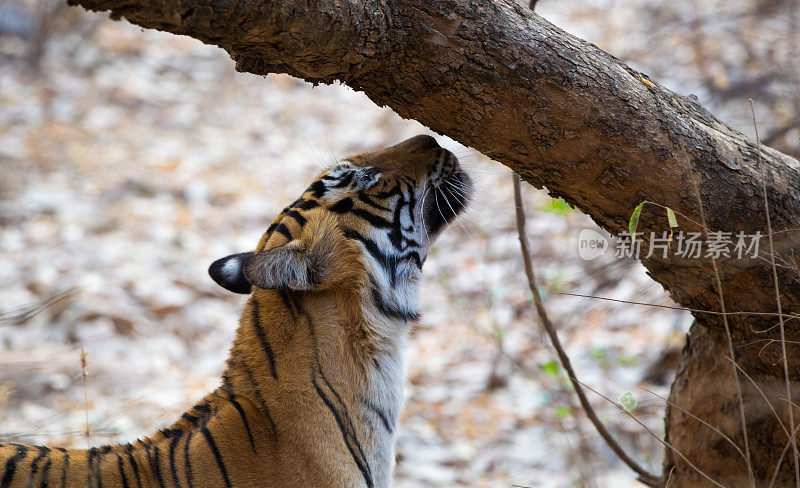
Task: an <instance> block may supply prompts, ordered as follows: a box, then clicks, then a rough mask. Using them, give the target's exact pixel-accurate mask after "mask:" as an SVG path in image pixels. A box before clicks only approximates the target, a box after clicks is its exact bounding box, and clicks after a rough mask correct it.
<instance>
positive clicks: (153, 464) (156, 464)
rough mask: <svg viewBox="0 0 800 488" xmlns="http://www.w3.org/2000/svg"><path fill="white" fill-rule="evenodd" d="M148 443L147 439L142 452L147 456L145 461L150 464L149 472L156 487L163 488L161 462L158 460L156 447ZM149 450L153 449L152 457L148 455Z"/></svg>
mask: <svg viewBox="0 0 800 488" xmlns="http://www.w3.org/2000/svg"><path fill="white" fill-rule="evenodd" d="M150 442H151V441H150V440H149V439H148V440H147V441H146V444H145V445H144V452H145V453H146V454H147V460H148V461H149V463H150V471H151V472H152V474H153V475H155V477H156V481H158V486H159V487H160V488H164V478H163V477H162V476H161V460H160V459H159V458H158V446H154V445H152V444H151V443H150ZM151 448H152V449H153V453H152V455H151V454H150V449H151Z"/></svg>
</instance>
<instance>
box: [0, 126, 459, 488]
mask: <svg viewBox="0 0 800 488" xmlns="http://www.w3.org/2000/svg"><path fill="white" fill-rule="evenodd" d="M471 193H472V185H471V182H470V179H469V177H468V176H467V175H466V173H465V172H464V171H463V170H462V169H461V167H460V166H459V163H458V160H457V159H456V157H455V156H454V155H453V154H452V153H451V152H450V151H447V150H446V149H443V148H441V147H440V146H439V145H438V144H437V143H436V141H435V139H433V138H432V137H430V136H417V137H414V138H411V139H409V140H406V141H404V142H401V143H400V144H397V145H395V146H392V147H389V148H386V149H383V150H380V151H375V152H370V153H364V154H359V155H355V156H352V157H349V158H346V159H344V160H342V161H341V162H339V163H337V164H335V165H334V166H332V167H331V168H329V169H328V170H326V171H325V172H323V173H322V174H321V175H320V176H319V177H318V178H317V179H316V180H314V182H313V183H312V184H311V185H310V186H309V187H308V189H307V190H306V191H305V192H304V193H303V194H302V195H301V196H300V198H298V199H297V200H295V201H294V202H292V203H291V204H290V205H289V206H287V207H286V208H285V209H284V210H283V211H282V212H281V213H280V215H279V216H278V217H277V218H276V219H275V221H274V222H273V223H272V224H271V225H270V226H269V228H268V229H267V230H266V232H265V233H264V234H263V236H262V237H261V239H260V241H259V243H258V245H257V246H256V248H255V249H254V250H253V251H252V252H243V253H239V254H234V255H231V256H227V257H225V258H222V259H220V260H218V261H216V262H214V263H213V264H212V265H211V267H210V268H209V273H210V275H211V277H212V278H213V279H214V280H215V281H216V282H217V283H219V284H220V285H221V286H223V287H225V288H226V289H228V290H231V291H234V292H237V293H244V294H249V295H250V297H249V299H248V301H247V303H246V305H245V307H244V310H243V312H242V315H241V319H240V324H239V328H238V329H237V332H236V337H235V339H234V342H233V345H232V347H231V349H230V353H229V356H228V359H227V366H226V369H225V371H224V373H223V375H222V384H221V386H220V387H219V388H217V389H216V390H215V391H213V392H211V393H209V394H208V395H207V396H206V397H205V398H203V399H202V400H201V401H200V402H198V403H197V404H196V405H195V406H194V407H192V408H191V409H189V410H188V411H187V412H186V413H184V414H183V415H182V416H181V418H180V419H178V421H177V422H175V423H174V424H173V425H171V426H170V427H169V428H166V429H162V430H161V431H159V432H157V433H155V434H153V435H151V436H149V437H147V438H144V439H141V440H138V441H136V442H133V443H130V444H125V445H118V446H102V447H94V448H91V449H87V450H77V449H64V448H57V447H56V448H49V447H44V446H21V445H16V444H4V445H0V488H12V487H13V488H17V487H20V488H22V487H25V488H28V487H90V488H103V487H105V488H134V487H135V488H149V487H176V488H184V487H186V488H211V487H215V488H219V487H226V488H250V487H252V488H256V487H260V488H264V487H283V488H293V487H307V486H317V487H368V488H372V487H388V486H390V484H391V477H392V471H393V467H394V458H395V455H394V444H395V432H396V428H397V419H398V416H399V413H400V410H401V406H402V395H403V391H402V390H403V382H404V378H405V374H404V368H403V360H402V351H403V347H404V344H405V342H406V339H407V336H408V332H409V327H410V323H411V322H413V321H415V320H417V319H418V318H419V311H418V310H419V308H418V285H419V281H420V278H421V269H422V265H423V263H424V261H425V258H426V257H427V254H428V251H429V250H430V247H431V244H432V242H433V240H434V239H435V238H436V237H437V236H438V235H439V234H440V232H441V231H442V229H443V228H444V227H445V226H446V225H447V224H448V223H449V222H450V221H452V220H453V219H454V218H455V217H456V216H457V215H458V214H459V213H460V212H461V210H463V208H464V207H465V206H466V205H467V203H468V200H469V198H470V196H471Z"/></svg>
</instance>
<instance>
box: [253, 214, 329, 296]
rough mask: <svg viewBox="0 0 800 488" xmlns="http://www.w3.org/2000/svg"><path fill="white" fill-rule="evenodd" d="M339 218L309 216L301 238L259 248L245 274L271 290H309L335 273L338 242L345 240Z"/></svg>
mask: <svg viewBox="0 0 800 488" xmlns="http://www.w3.org/2000/svg"><path fill="white" fill-rule="evenodd" d="M343 239H344V238H343V237H342V235H341V232H340V231H338V229H337V227H336V225H335V221H328V219H326V218H318V217H316V216H314V215H313V214H312V215H311V216H309V222H308V224H307V225H306V226H305V227H304V228H303V231H302V234H301V236H300V237H299V238H298V239H295V240H293V241H291V242H288V243H286V244H284V245H283V246H279V247H273V248H271V249H266V250H262V251H259V252H258V253H256V254H255V255H254V256H253V257H252V258H250V259H249V260H247V262H246V263H245V264H244V277H245V279H246V280H247V281H248V282H249V283H250V284H251V285H253V286H256V287H258V288H264V289H269V290H287V289H288V290H297V291H308V290H311V289H313V288H315V287H317V286H319V285H322V284H325V283H326V282H327V281H328V279H329V278H330V277H331V276H332V275H333V274H334V269H333V268H334V261H335V253H336V247H337V245H338V244H337V243H338V242H340V241H341V240H343Z"/></svg>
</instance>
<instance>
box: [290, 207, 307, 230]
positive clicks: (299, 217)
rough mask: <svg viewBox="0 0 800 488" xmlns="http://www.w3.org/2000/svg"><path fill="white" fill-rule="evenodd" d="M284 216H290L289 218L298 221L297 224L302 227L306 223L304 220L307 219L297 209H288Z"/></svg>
mask: <svg viewBox="0 0 800 488" xmlns="http://www.w3.org/2000/svg"><path fill="white" fill-rule="evenodd" d="M286 216H287V217H291V218H293V219H294V220H296V221H297V223H298V224H300V226H301V227H302V226H304V225H306V222H307V221H306V218H305V217H303V216H302V215H301V214H300V212H298V211H297V210H289V211H288V212H286Z"/></svg>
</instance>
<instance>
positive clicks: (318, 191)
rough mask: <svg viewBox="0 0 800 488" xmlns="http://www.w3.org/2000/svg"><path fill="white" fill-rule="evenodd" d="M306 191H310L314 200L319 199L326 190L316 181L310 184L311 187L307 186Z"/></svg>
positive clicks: (321, 183) (323, 184) (322, 184)
mask: <svg viewBox="0 0 800 488" xmlns="http://www.w3.org/2000/svg"><path fill="white" fill-rule="evenodd" d="M306 191H310V192H311V193H312V194H313V195H314V198H320V197H322V195H324V194H325V192H326V191H328V189H327V188H325V183H323V182H322V180H317V181H315V182H314V183H311V186H309V187H308V190H306Z"/></svg>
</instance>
